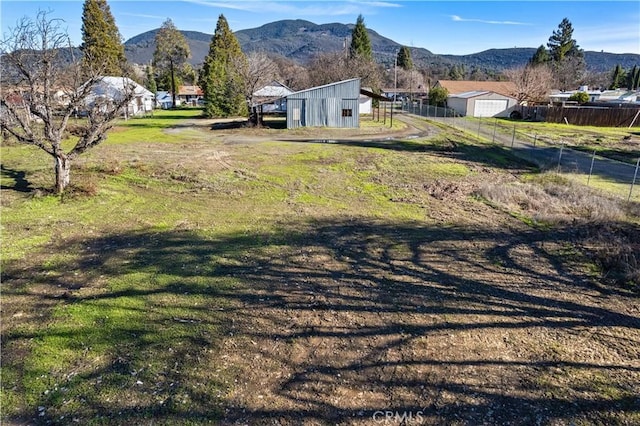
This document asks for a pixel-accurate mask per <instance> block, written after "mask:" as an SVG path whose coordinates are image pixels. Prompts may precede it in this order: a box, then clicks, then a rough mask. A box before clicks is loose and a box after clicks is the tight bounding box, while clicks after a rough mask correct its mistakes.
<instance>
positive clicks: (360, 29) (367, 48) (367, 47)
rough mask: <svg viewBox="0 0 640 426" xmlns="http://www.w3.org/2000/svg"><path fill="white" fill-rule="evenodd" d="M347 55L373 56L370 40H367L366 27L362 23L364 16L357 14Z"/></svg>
mask: <svg viewBox="0 0 640 426" xmlns="http://www.w3.org/2000/svg"><path fill="white" fill-rule="evenodd" d="M349 55H350V56H351V57H352V58H355V57H362V58H366V59H371V58H373V50H372V49H371V40H369V33H368V32H367V27H365V25H364V18H363V17H362V15H358V19H357V20H356V26H355V27H353V31H352V32H351V48H350V49H349Z"/></svg>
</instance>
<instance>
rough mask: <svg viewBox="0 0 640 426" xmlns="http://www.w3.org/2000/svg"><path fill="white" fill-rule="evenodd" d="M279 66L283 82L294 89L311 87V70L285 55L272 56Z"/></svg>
mask: <svg viewBox="0 0 640 426" xmlns="http://www.w3.org/2000/svg"><path fill="white" fill-rule="evenodd" d="M271 59H272V60H273V61H274V62H275V63H276V65H277V67H278V74H279V75H280V78H282V80H283V81H282V83H284V84H285V85H286V86H287V87H290V88H291V89H293V90H302V89H307V88H309V87H311V84H310V83H309V70H308V69H306V68H305V67H303V66H302V65H300V64H298V63H296V62H294V61H292V60H291V59H287V58H285V57H284V56H274V57H272V58H271Z"/></svg>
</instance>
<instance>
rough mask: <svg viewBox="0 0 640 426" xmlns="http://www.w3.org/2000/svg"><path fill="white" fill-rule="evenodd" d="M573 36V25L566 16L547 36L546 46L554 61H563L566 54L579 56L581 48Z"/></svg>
mask: <svg viewBox="0 0 640 426" xmlns="http://www.w3.org/2000/svg"><path fill="white" fill-rule="evenodd" d="M572 37H573V26H572V25H571V22H569V20H568V19H567V18H564V19H563V20H562V22H560V24H559V25H558V29H557V30H556V31H554V32H553V34H552V35H551V37H549V42H548V43H547V47H548V48H549V51H550V53H551V58H552V59H553V60H554V61H556V62H561V61H563V60H564V59H565V58H566V57H568V56H574V57H581V56H583V53H582V50H581V49H580V47H579V46H578V44H577V42H576V41H575V40H574V39H573V38H572Z"/></svg>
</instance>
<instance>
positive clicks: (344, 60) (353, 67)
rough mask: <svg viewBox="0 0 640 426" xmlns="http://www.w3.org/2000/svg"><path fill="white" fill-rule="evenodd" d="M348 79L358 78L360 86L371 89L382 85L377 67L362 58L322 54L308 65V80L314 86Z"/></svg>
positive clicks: (340, 54)
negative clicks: (360, 81)
mask: <svg viewBox="0 0 640 426" xmlns="http://www.w3.org/2000/svg"><path fill="white" fill-rule="evenodd" d="M350 78H360V79H361V80H362V83H361V84H362V86H366V87H371V88H373V89H376V88H380V87H381V85H382V72H381V70H380V68H379V66H378V65H377V64H376V63H375V62H373V61H372V60H370V59H368V58H366V57H363V56H355V57H349V56H345V55H344V53H343V52H332V53H322V54H320V55H317V56H315V57H314V58H313V59H312V60H311V63H310V64H309V79H310V82H311V84H312V85H314V86H320V85H323V84H328V83H333V82H336V81H341V80H347V79H350Z"/></svg>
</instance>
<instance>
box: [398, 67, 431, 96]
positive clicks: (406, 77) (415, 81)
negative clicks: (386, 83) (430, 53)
mask: <svg viewBox="0 0 640 426" xmlns="http://www.w3.org/2000/svg"><path fill="white" fill-rule="evenodd" d="M398 87H401V88H402V89H404V90H410V91H412V92H413V91H425V92H426V91H427V90H426V88H425V84H424V77H423V75H422V73H420V72H419V71H417V70H414V69H410V70H405V69H403V68H398Z"/></svg>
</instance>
